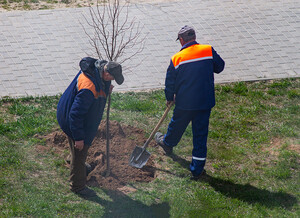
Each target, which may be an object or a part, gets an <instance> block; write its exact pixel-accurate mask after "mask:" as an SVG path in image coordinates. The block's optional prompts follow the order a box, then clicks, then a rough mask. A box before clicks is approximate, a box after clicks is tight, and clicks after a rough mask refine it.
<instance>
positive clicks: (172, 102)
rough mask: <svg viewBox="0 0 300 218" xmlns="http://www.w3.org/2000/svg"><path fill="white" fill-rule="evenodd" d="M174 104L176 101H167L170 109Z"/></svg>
mask: <svg viewBox="0 0 300 218" xmlns="http://www.w3.org/2000/svg"><path fill="white" fill-rule="evenodd" d="M172 104H174V101H167V103H166V105H167V107H169V105H172Z"/></svg>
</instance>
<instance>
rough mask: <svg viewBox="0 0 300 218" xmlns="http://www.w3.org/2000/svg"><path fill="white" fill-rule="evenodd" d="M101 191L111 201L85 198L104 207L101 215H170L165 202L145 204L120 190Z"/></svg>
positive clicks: (138, 217) (168, 207)
mask: <svg viewBox="0 0 300 218" xmlns="http://www.w3.org/2000/svg"><path fill="white" fill-rule="evenodd" d="M103 191H104V192H105V193H106V194H107V195H108V196H109V197H110V199H111V201H107V200H104V199H102V198H100V197H99V196H96V197H93V198H88V199H86V200H89V201H92V202H95V203H98V204H100V205H101V206H103V207H104V208H105V214H104V215H103V217H130V218H131V217H137V218H140V217H166V218H168V217H170V214H169V211H170V206H169V204H168V203H166V202H164V203H161V204H152V205H150V206H147V205H145V204H143V203H142V202H140V201H136V200H133V199H131V198H130V197H128V196H127V195H125V194H124V193H122V192H120V191H113V190H103Z"/></svg>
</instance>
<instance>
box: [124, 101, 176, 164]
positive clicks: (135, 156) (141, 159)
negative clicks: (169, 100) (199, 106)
mask: <svg viewBox="0 0 300 218" xmlns="http://www.w3.org/2000/svg"><path fill="white" fill-rule="evenodd" d="M172 105H173V104H169V105H168V107H167V109H166V110H165V112H164V114H163V116H162V117H161V118H160V120H159V122H158V124H157V125H156V126H155V128H154V129H153V131H152V132H151V134H150V136H149V138H148V139H147V141H146V142H145V144H144V145H143V147H139V146H136V147H135V149H134V150H133V152H132V154H131V156H130V160H129V165H130V166H132V167H136V168H139V169H140V168H142V167H143V166H144V165H145V164H146V163H147V161H148V159H149V157H150V155H151V154H150V153H149V152H148V151H147V150H146V148H147V146H148V144H149V143H150V141H151V139H152V138H153V136H154V134H155V132H156V131H157V130H158V128H159V127H160V125H161V124H162V122H163V121H164V119H165V118H166V116H167V114H168V112H169V110H170V109H171V107H172Z"/></svg>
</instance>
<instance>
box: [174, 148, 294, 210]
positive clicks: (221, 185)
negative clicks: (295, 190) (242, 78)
mask: <svg viewBox="0 0 300 218" xmlns="http://www.w3.org/2000/svg"><path fill="white" fill-rule="evenodd" d="M170 157H171V158H172V159H173V161H176V162H177V163H179V164H180V165H181V166H182V167H184V168H188V167H189V164H190V162H188V161H187V160H185V159H183V158H181V157H179V156H177V155H175V154H172V155H170ZM198 181H199V182H201V181H204V182H208V183H209V185H210V186H211V187H213V188H214V189H215V190H216V191H217V192H220V193H222V194H223V195H225V196H227V197H230V198H237V199H239V200H241V201H244V202H248V203H249V204H256V203H258V204H261V205H264V206H266V207H269V208H274V207H284V208H287V209H288V208H291V207H292V206H293V205H295V204H297V203H298V201H297V198H296V197H295V196H293V195H291V194H288V193H284V192H271V191H268V190H266V189H260V188H256V187H255V186H252V185H250V184H245V185H243V184H236V183H234V182H232V181H229V180H224V179H220V178H215V177H212V176H210V175H208V174H204V175H203V176H202V177H200V179H199V180H198Z"/></svg>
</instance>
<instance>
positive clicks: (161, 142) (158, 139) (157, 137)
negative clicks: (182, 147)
mask: <svg viewBox="0 0 300 218" xmlns="http://www.w3.org/2000/svg"><path fill="white" fill-rule="evenodd" d="M154 139H155V141H156V143H157V144H158V145H159V146H160V147H162V148H163V149H164V152H165V153H166V155H170V154H172V153H173V148H172V147H170V146H167V145H165V143H164V135H163V134H162V133H161V132H157V133H156V134H155V136H154Z"/></svg>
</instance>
